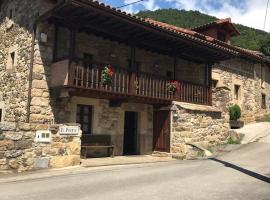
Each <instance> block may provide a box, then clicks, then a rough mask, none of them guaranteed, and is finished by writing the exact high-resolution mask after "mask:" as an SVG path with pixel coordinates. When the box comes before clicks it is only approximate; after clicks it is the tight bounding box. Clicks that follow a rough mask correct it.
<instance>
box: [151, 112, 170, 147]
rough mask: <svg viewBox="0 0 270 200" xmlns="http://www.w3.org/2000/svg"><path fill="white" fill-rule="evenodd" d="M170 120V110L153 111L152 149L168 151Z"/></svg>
mask: <svg viewBox="0 0 270 200" xmlns="http://www.w3.org/2000/svg"><path fill="white" fill-rule="evenodd" d="M170 122H171V120H170V111H155V112H154V124H153V128H154V137H153V150H154V151H162V152H170V124H171V123H170Z"/></svg>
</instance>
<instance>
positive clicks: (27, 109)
mask: <svg viewBox="0 0 270 200" xmlns="http://www.w3.org/2000/svg"><path fill="white" fill-rule="evenodd" d="M36 30H37V23H34V26H33V31H32V44H31V54H30V68H29V77H28V97H27V107H26V112H27V113H26V123H29V122H30V107H31V99H32V81H33V67H34V55H35V41H36Z"/></svg>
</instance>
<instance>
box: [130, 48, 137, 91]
mask: <svg viewBox="0 0 270 200" xmlns="http://www.w3.org/2000/svg"><path fill="white" fill-rule="evenodd" d="M130 70H131V72H130V73H129V76H130V79H129V92H130V93H131V94H136V85H135V80H136V47H135V46H134V45H133V44H132V45H131V46H130Z"/></svg>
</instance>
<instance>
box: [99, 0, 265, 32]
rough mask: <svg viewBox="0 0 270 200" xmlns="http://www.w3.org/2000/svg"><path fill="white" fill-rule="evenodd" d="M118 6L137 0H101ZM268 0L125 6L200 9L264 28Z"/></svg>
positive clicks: (173, 0) (150, 0) (165, 0)
mask: <svg viewBox="0 0 270 200" xmlns="http://www.w3.org/2000/svg"><path fill="white" fill-rule="evenodd" d="M100 1H101V2H104V3H106V4H109V5H112V6H114V7H118V6H121V5H124V4H128V3H131V2H135V1H136V0H100ZM266 5H267V0H144V1H143V2H140V3H137V4H135V5H131V6H127V7H125V8H123V10H125V11H126V12H129V13H136V12H138V11H140V10H157V9H160V8H177V9H185V10H199V11H200V12H203V13H206V14H210V15H213V16H216V17H218V18H226V17H231V18H232V21H233V22H235V23H241V24H244V25H246V26H250V27H253V28H257V29H263V25H264V16H265V12H266ZM268 11H269V12H268V16H267V21H266V27H265V30H266V31H269V30H270V9H269V10H268Z"/></svg>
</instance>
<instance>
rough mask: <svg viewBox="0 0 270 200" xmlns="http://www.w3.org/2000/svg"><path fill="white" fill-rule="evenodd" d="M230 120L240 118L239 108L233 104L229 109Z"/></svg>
mask: <svg viewBox="0 0 270 200" xmlns="http://www.w3.org/2000/svg"><path fill="white" fill-rule="evenodd" d="M229 113H230V120H238V119H239V118H240V117H241V108H240V107H239V106H238V105H237V104H235V105H233V106H230V107H229Z"/></svg>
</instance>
